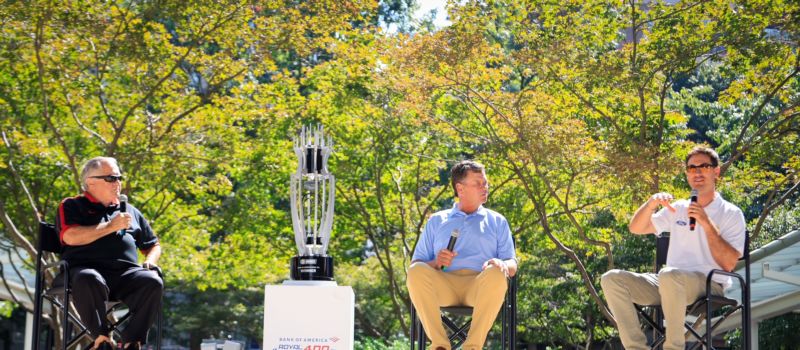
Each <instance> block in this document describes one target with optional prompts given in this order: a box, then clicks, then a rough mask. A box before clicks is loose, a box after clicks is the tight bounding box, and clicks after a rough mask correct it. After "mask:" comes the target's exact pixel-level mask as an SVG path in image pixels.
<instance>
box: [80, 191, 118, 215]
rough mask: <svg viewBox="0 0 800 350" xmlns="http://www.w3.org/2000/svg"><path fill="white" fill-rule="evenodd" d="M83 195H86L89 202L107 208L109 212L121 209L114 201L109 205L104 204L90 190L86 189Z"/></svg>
mask: <svg viewBox="0 0 800 350" xmlns="http://www.w3.org/2000/svg"><path fill="white" fill-rule="evenodd" d="M83 196H84V197H86V199H87V200H89V203H91V204H93V205H96V206H98V207H103V208H106V211H108V212H113V211H115V210H117V209H119V204H113V203H112V204H111V205H109V206H105V205H103V203H101V202H100V201H99V200H97V198H94V196H92V194H91V193H89V191H84V192H83Z"/></svg>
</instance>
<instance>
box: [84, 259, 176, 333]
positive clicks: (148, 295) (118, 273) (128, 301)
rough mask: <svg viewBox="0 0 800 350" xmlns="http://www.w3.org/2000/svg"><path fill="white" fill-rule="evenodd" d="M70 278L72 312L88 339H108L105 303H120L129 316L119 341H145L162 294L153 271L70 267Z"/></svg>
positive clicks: (162, 285) (131, 268)
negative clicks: (80, 323) (127, 310)
mask: <svg viewBox="0 0 800 350" xmlns="http://www.w3.org/2000/svg"><path fill="white" fill-rule="evenodd" d="M70 277H71V280H72V283H71V284H72V295H73V296H74V297H73V302H74V303H75V308H76V309H77V310H78V314H79V315H80V317H81V322H83V324H84V325H86V328H88V329H89V333H91V334H92V336H94V337H95V338H96V337H98V336H100V335H105V336H108V335H109V331H110V329H109V325H108V320H107V319H106V304H105V303H106V302H107V301H121V302H123V303H124V304H125V305H127V306H128V309H129V310H130V313H131V317H130V320H129V321H128V325H127V326H126V327H125V329H124V330H123V331H122V341H123V342H124V343H133V342H141V343H144V342H145V341H147V331H148V330H149V329H150V326H151V325H153V322H154V321H155V319H156V316H157V313H158V310H160V309H161V295H162V293H163V290H164V282H163V281H162V280H161V277H159V276H158V274H157V273H156V272H155V271H151V270H147V269H144V268H141V267H138V266H136V267H130V268H127V269H124V270H103V269H93V268H88V267H74V268H71V269H70Z"/></svg>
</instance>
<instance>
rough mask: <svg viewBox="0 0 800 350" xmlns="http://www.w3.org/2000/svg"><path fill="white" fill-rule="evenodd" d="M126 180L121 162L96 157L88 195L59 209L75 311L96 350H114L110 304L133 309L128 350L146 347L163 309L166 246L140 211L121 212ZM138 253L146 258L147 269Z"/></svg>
mask: <svg viewBox="0 0 800 350" xmlns="http://www.w3.org/2000/svg"><path fill="white" fill-rule="evenodd" d="M121 181H122V174H121V173H120V170H119V166H118V165H117V161H116V159H114V158H109V157H96V158H92V159H90V160H89V161H87V162H86V164H85V165H84V167H83V170H82V171H81V186H82V188H83V190H84V192H83V194H81V195H79V196H76V197H72V198H67V199H64V200H63V201H62V202H61V205H60V206H59V208H58V219H57V220H56V222H57V229H58V231H59V232H60V236H61V242H62V244H63V246H64V250H63V253H62V258H63V259H64V260H66V261H67V262H68V263H69V268H70V278H71V286H72V290H73V295H74V303H75V307H76V309H77V311H78V314H79V315H80V318H81V321H82V322H83V323H84V324H85V325H86V327H87V328H88V329H89V333H90V334H91V335H92V336H93V337H94V338H95V342H94V346H93V347H92V348H93V349H112V348H114V345H113V344H112V340H111V338H110V334H109V331H110V330H109V325H108V321H107V320H106V317H105V315H106V306H105V302H107V301H109V300H120V301H122V302H123V303H125V305H127V306H128V308H129V309H130V312H131V318H130V321H129V323H128V325H127V327H125V329H124V330H123V331H122V341H123V344H124V349H139V348H140V347H141V344H142V343H144V342H145V341H146V340H147V331H148V329H149V328H150V326H151V325H152V324H153V322H154V321H155V317H156V315H157V312H158V310H159V309H160V308H161V294H162V291H163V288H164V285H163V281H162V280H161V277H159V275H158V273H157V272H156V271H154V270H155V269H157V265H156V262H157V261H158V258H159V256H161V246H159V244H158V238H157V237H156V236H155V234H154V233H153V230H152V229H151V228H150V224H149V223H148V222H147V220H145V218H144V217H143V216H142V213H141V212H139V210H138V209H136V208H134V207H133V206H132V205H130V204H127V205H125V206H124V207H125V210H124V211H122V212H121V211H120V209H121V205H120V200H119V195H120V190H121V187H122V184H121ZM137 248H138V249H139V250H141V251H142V253H143V254H144V256H145V260H144V263H143V264H142V265H139V263H138V255H137V252H136V250H137Z"/></svg>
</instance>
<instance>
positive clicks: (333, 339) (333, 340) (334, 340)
mask: <svg viewBox="0 0 800 350" xmlns="http://www.w3.org/2000/svg"><path fill="white" fill-rule="evenodd" d="M328 339H330V340H331V341H332V342H334V343H335V342H337V341H339V340H340V339H339V338H337V337H330V338H328Z"/></svg>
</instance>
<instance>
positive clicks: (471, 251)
mask: <svg viewBox="0 0 800 350" xmlns="http://www.w3.org/2000/svg"><path fill="white" fill-rule="evenodd" d="M454 229H457V230H458V231H459V235H458V239H457V240H456V245H455V247H454V248H453V250H454V251H455V252H456V253H458V255H457V256H456V257H455V258H453V262H452V265H451V266H449V267H448V268H447V270H450V271H453V270H460V269H470V270H474V271H481V270H482V268H483V263H484V262H486V261H487V260H489V259H492V258H499V259H502V260H507V259H516V252H515V251H514V241H513V239H512V238H511V229H510V228H509V226H508V220H506V218H505V217H504V216H503V215H501V214H500V213H498V212H496V211H494V210H491V209H486V208H484V207H483V206H480V207H479V208H478V210H476V211H475V212H474V213H472V214H467V213H464V212H463V211H461V209H459V207H458V203H456V204H454V205H453V208H451V209H447V210H442V211H440V212H437V213H435V214H433V215H432V216H431V217H430V219H428V223H427V224H426V225H425V230H424V231H423V232H422V236H421V237H420V238H419V241H418V242H417V247H416V249H415V250H414V257H413V258H412V261H416V260H420V261H431V260H434V259H436V253H438V252H439V251H440V250H442V249H446V248H447V243H448V242H449V241H450V235H451V234H452V232H453V230H454Z"/></svg>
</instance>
